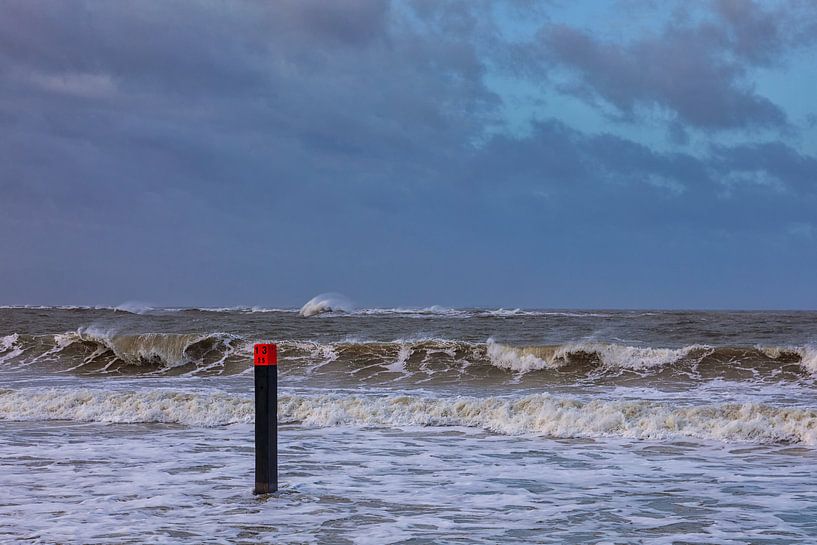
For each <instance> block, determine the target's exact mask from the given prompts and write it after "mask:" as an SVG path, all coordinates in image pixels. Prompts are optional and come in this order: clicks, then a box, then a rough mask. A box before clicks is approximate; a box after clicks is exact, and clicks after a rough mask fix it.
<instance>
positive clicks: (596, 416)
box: [0, 388, 817, 445]
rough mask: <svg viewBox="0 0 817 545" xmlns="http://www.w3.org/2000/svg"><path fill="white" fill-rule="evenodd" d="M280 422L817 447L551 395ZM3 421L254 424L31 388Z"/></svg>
mask: <svg viewBox="0 0 817 545" xmlns="http://www.w3.org/2000/svg"><path fill="white" fill-rule="evenodd" d="M278 416H279V420H280V421H281V422H284V423H287V422H292V423H300V424H301V425H305V426H312V427H328V426H362V427H381V428H404V427H426V426H433V427H441V426H457V427H469V428H479V429H483V430H486V431H489V432H494V433H498V434H503V435H542V436H548V437H561V438H571V437H586V438H588V437H621V438H631V439H680V438H697V439H705V440H715V441H724V442H750V443H769V444H772V443H802V444H805V445H817V410H815V409H812V408H793V407H778V406H773V405H767V404H759V403H725V404H706V405H689V406H679V405H677V404H668V403H662V402H656V401H646V400H635V401H616V400H602V399H594V400H582V399H574V398H566V397H559V396H553V395H549V394H534V395H527V396H522V397H484V398H480V397H467V396H456V397H441V398H438V397H423V396H418V395H399V394H391V395H339V394H331V395H314V396H313V395H307V396H304V395H294V394H282V395H281V396H280V397H279V406H278ZM0 419H4V420H16V421H20V420H23V421H26V420H70V421H80V422H111V423H136V422H161V423H175V424H183V425H188V426H222V425H228V424H236V423H249V422H252V421H253V403H252V399H251V398H250V397H249V396H236V395H228V394H224V393H196V392H183V391H178V390H170V389H153V390H139V391H122V390H104V389H92V388H80V389H36V388H27V389H21V390H3V391H0Z"/></svg>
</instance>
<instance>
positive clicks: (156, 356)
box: [0, 327, 243, 373]
mask: <svg viewBox="0 0 817 545" xmlns="http://www.w3.org/2000/svg"><path fill="white" fill-rule="evenodd" d="M242 349H243V343H242V342H241V341H240V339H239V338H238V337H236V336H234V335H229V334H226V333H211V334H171V333H144V334H132V335H131V334H119V333H116V332H115V331H109V330H104V329H100V328H93V327H90V328H80V329H78V330H77V331H69V332H66V333H59V334H56V335H43V336H24V335H18V334H14V335H9V336H6V337H3V338H2V339H0V363H11V362H15V361H16V363H17V365H18V366H29V365H34V364H38V363H44V364H45V363H53V362H58V363H60V364H61V365H60V368H61V369H62V370H77V369H78V370H84V371H103V372H105V371H111V370H117V371H123V370H126V369H128V368H131V372H136V373H138V372H139V371H140V370H144V371H157V370H165V371H167V370H172V369H179V370H193V369H196V370H202V369H211V368H216V367H220V366H223V365H224V363H225V361H226V360H227V358H228V357H230V356H231V355H233V354H235V353H237V352H239V351H240V350H242ZM186 367H190V368H192V369H183V368H186Z"/></svg>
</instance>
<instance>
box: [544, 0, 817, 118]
mask: <svg viewBox="0 0 817 545" xmlns="http://www.w3.org/2000/svg"><path fill="white" fill-rule="evenodd" d="M696 5H698V4H692V5H691V6H696ZM800 8H804V9H800ZM808 8H809V6H808V5H803V4H800V3H797V2H789V3H784V4H782V5H780V6H779V7H777V8H766V7H764V6H763V5H761V4H759V3H756V2H752V1H742V0H717V1H715V2H712V3H711V10H709V12H708V13H705V14H704V15H703V16H696V15H695V14H691V13H688V11H687V9H689V8H687V7H682V8H680V10H679V11H678V12H676V14H675V15H674V16H673V17H672V19H671V20H670V21H669V22H668V23H667V24H666V25H665V26H664V28H663V29H662V30H661V31H660V32H658V33H656V34H648V35H643V36H637V37H633V38H631V39H629V40H626V41H611V40H606V39H603V38H598V37H596V36H594V34H593V33H592V32H590V31H587V30H583V29H579V28H574V27H571V26H567V25H564V24H550V25H547V26H545V27H544V28H543V29H542V30H541V31H540V40H541V42H542V44H543V45H544V54H545V58H546V61H547V62H553V63H556V64H559V65H561V66H564V67H566V68H569V69H571V70H573V71H575V73H576V74H577V76H578V80H577V81H576V82H575V83H572V84H567V85H566V86H565V89H566V90H568V91H570V92H573V93H575V94H577V95H579V96H584V97H587V98H588V99H589V100H594V99H595V98H596V97H600V98H603V99H604V100H606V101H608V102H609V103H611V104H612V105H614V106H615V107H616V108H617V109H618V110H619V111H620V112H621V113H623V114H624V115H625V116H627V117H628V118H632V117H633V116H634V115H635V110H636V108H637V107H639V106H642V107H646V108H651V107H655V106H657V107H659V108H665V109H667V110H669V111H670V112H674V113H675V114H676V115H677V116H678V117H679V119H680V120H681V121H682V122H684V123H687V124H689V125H691V126H694V127H699V128H703V129H730V128H742V127H783V126H785V125H786V123H787V118H786V114H785V112H784V111H783V110H782V109H781V107H780V106H779V105H777V104H774V103H773V102H772V101H770V100H769V99H768V98H766V97H764V96H762V95H760V94H758V93H757V91H756V90H755V88H754V86H753V84H752V82H751V80H750V79H749V78H748V77H747V73H748V71H749V70H750V69H751V68H752V67H753V66H768V65H771V64H774V63H776V62H778V61H779V60H780V55H781V53H782V52H784V51H786V50H787V49H788V48H790V47H793V46H798V45H802V44H804V43H809V42H812V41H813V40H814V39H815V36H814V33H813V27H810V26H809V25H813V21H814V20H815V16H817V11H815V9H814V8H813V6H811V8H812V9H808Z"/></svg>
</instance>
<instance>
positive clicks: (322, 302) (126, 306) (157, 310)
mask: <svg viewBox="0 0 817 545" xmlns="http://www.w3.org/2000/svg"><path fill="white" fill-rule="evenodd" d="M3 309H5V310H15V309H23V310H26V309H27V310H67V311H78V312H81V311H111V312H122V313H127V314H148V313H150V314H162V313H175V312H213V313H238V314H252V313H283V314H293V313H300V314H302V315H307V314H308V315H309V316H317V315H324V316H325V317H331V318H360V317H375V316H383V317H400V318H519V317H531V316H553V317H557V318H558V317H568V318H605V317H610V316H613V314H612V313H610V312H598V311H559V310H531V309H522V308H511V309H505V308H496V309H490V308H451V307H445V306H440V305H432V306H428V307H390V308H388V307H387V308H358V307H356V306H355V305H354V304H353V303H352V302H351V301H350V300H349V299H348V298H347V297H345V296H343V295H340V294H331V293H329V294H321V295H318V296H316V297H313V298H312V299H311V300H310V301H308V302H307V303H306V304H304V306H303V307H301V308H287V307H263V306H257V305H256V306H242V305H238V306H229V307H161V306H151V305H147V304H144V303H135V302H130V303H123V304H121V305H116V306H106V305H86V306H83V305H53V306H49V305H0V310H3ZM304 313H307V314H304ZM653 314H655V313H654V312H639V313H629V312H621V313H618V314H616V316H618V317H620V318H627V317H639V316H650V315H653Z"/></svg>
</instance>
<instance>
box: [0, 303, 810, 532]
mask: <svg viewBox="0 0 817 545" xmlns="http://www.w3.org/2000/svg"><path fill="white" fill-rule="evenodd" d="M310 308H312V309H313V310H314V312H311V311H310V312H309V313H310V314H314V315H312V316H310V317H304V316H301V315H299V313H298V312H297V310H289V309H260V308H232V309H149V308H133V307H131V308H83V307H72V308H51V307H36V308H33V307H32V308H19V307H17V308H0V542H2V543H17V542H26V543H145V542H152V543H178V542H195V543H256V542H274V543H327V544H335V543H339V544H344V543H349V544H384V543H405V544H420V543H484V544H493V543H609V544H612V543H621V544H624V543H667V544H670V543H719V544H720V543H734V544H738V543H740V544H749V543H752V544H761V543H762V544H771V543H779V544H788V543H814V542H817V388H815V386H817V384H815V379H816V378H817V313H810V312H657V311H626V312H622V311H537V310H503V309H498V310H497V309H493V310H492V309H446V308H439V307H432V308H428V309H368V310H366V309H364V310H353V309H351V308H347V309H346V311H345V312H343V311H330V312H322V311H324V310H326V309H325V308H321V307H320V305H313V307H310ZM265 341H266V342H276V343H278V345H279V362H280V363H279V367H278V371H279V393H280V397H279V421H280V430H279V433H280V437H279V446H280V462H279V463H280V477H279V478H280V483H281V490H280V492H279V493H278V494H275V495H270V496H262V497H259V496H254V495H253V494H252V487H253V470H254V454H253V443H252V441H253V403H252V394H253V384H252V368H251V347H252V344H253V343H254V342H265Z"/></svg>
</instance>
